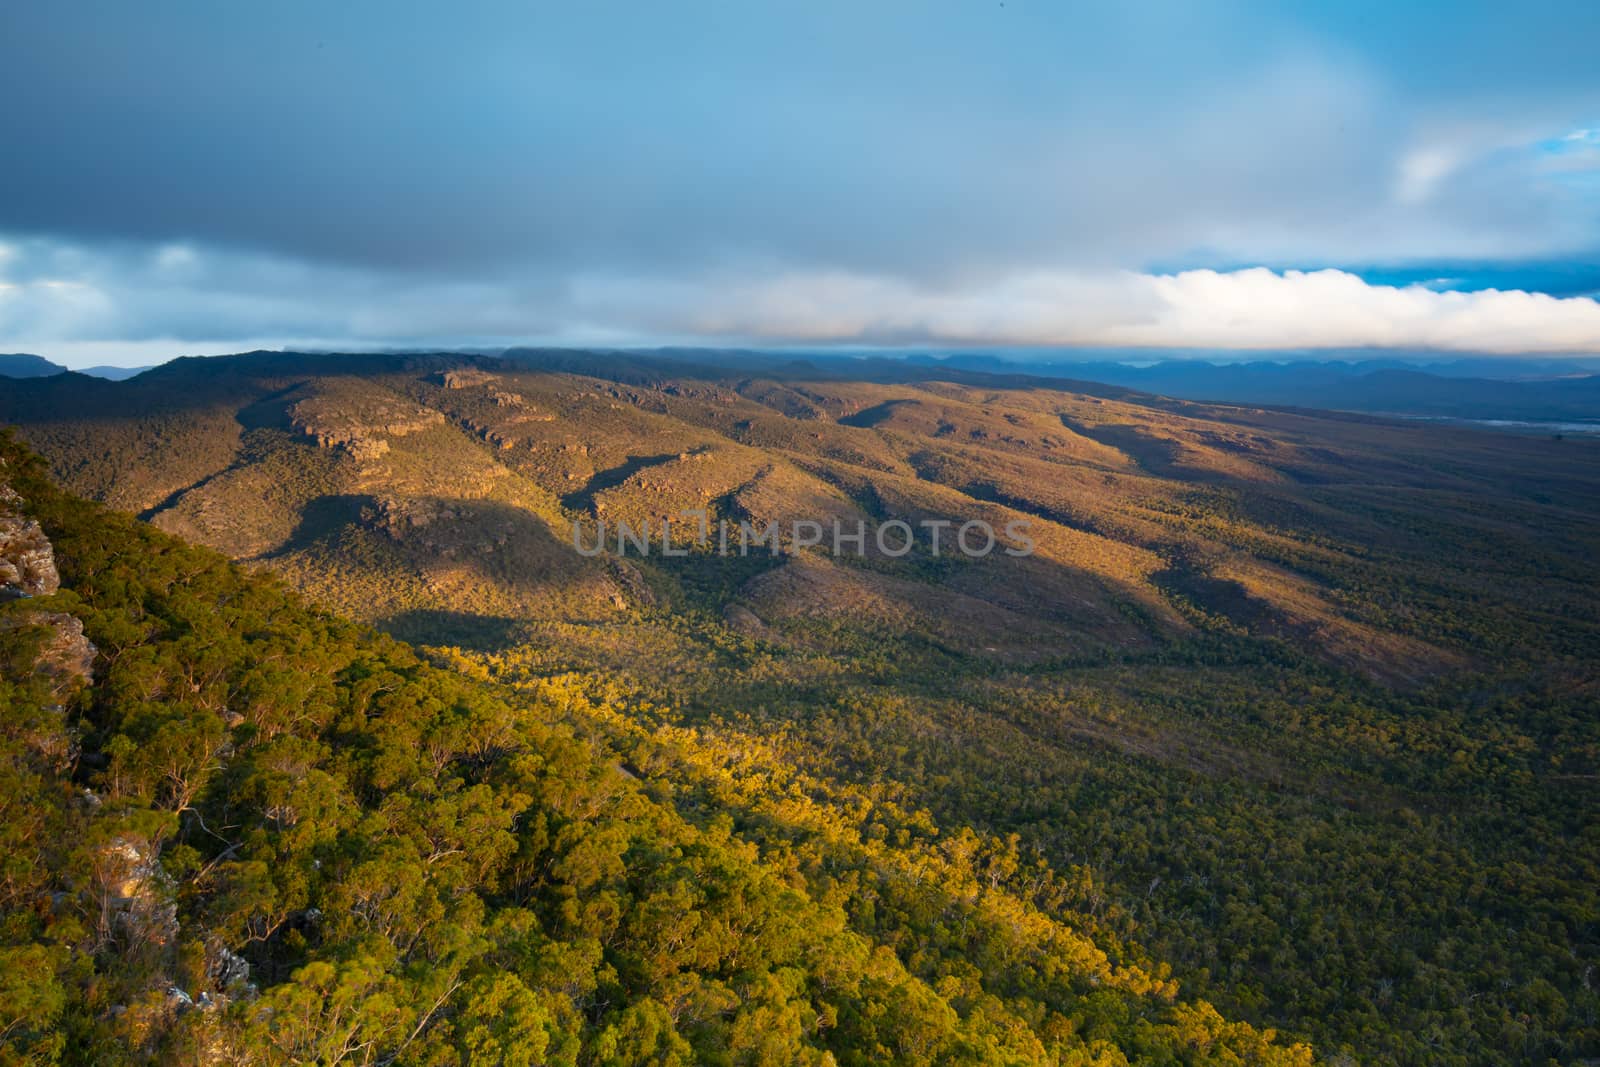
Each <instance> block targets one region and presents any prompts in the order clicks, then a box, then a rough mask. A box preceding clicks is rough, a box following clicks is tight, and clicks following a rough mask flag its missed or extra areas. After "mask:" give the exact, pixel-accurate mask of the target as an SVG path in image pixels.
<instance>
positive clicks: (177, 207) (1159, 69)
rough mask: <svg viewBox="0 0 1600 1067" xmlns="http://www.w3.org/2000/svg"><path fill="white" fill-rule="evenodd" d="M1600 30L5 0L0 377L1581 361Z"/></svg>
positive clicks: (748, 5) (945, 13)
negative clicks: (762, 348) (831, 364)
mask: <svg viewBox="0 0 1600 1067" xmlns="http://www.w3.org/2000/svg"><path fill="white" fill-rule="evenodd" d="M1597 40H1600V5H1597V4H1594V3H1546V4H1539V3H1534V4H1522V5H1517V6H1515V7H1513V6H1512V5H1506V4H1454V3H1453V4H1448V5H1446V4H1425V3H1411V4H1393V3H1386V4H1378V3H1326V4H1293V5H1289V4H1262V5H1255V4H1235V3H1220V4H1210V3H1207V4H1194V3H1189V4H1177V3H1174V4H1117V5H1103V6H1098V7H1088V6H1082V5H1069V4H1063V3H1059V2H1044V0H1005V3H1003V4H1002V3H1000V2H998V0H994V2H987V3H976V2H974V3H954V2H952V3H938V2H926V0H924V2H916V3H910V2H907V3H897V2H892V0H872V2H867V3H862V2H852V3H829V2H823V0H807V2H803V3H802V2H783V0H765V2H759V3H754V2H749V0H744V2H732V0H730V2H719V3H711V2H705V3H698V2H692V0H682V2H675V3H645V2H638V3H618V2H606V0H597V2H594V3H570V2H569V3H564V4H559V5H557V4H542V3H534V2H520V3H503V4H502V3H479V4H465V5H448V6H447V5H443V4H438V5H421V4H412V3H400V2H391V3H371V2H352V0H342V2H340V3H338V4H310V3H293V2H289V3H272V4H249V5H246V4H233V3H220V4H219V3H214V2H208V3H184V2H166V3H161V4H154V5H141V4H127V3H120V2H118V3H91V2H64V3H58V4H11V5H6V6H5V7H3V8H0V94H3V98H4V99H5V100H6V101H7V102H8V103H7V106H6V107H4V108H0V144H3V145H5V147H6V153H5V165H4V166H3V167H0V350H20V351H35V352H39V353H40V354H43V355H46V356H49V357H52V358H57V359H60V360H61V361H63V362H67V363H69V364H73V365H79V366H82V365H88V364H92V363H101V362H110V363H124V364H131V363H140V362H149V361H152V360H154V359H160V358H166V357H168V356H171V355H176V354H179V353H184V352H219V351H233V350H238V349H242V348H249V347H258V346H277V345H286V344H287V345H293V344H304V345H318V346H338V347H363V346H412V345H448V344H490V345H492V344H502V343H518V342H540V343H575V344H581V343H606V344H656V343H683V342H690V343H710V344H719V343H727V344H752V343H755V344H761V343H771V344H779V343H785V342H798V343H806V344H827V343H838V344H848V345H858V344H881V345H917V346H940V345H961V346H966V347H971V346H974V345H984V344H989V345H997V346H998V345H1006V346H1014V345H1020V346H1028V345H1039V346H1061V345H1074V344H1081V345H1092V346H1101V347H1104V346H1130V347H1138V346H1156V347H1183V348H1194V347H1200V348H1204V347H1208V346H1214V347H1217V348H1226V349H1234V350H1237V349H1246V350H1260V351H1262V352H1264V353H1270V352H1271V351H1272V350H1273V349H1274V348H1292V349H1315V348H1318V347H1338V348H1350V347H1362V346H1372V347H1380V348H1381V347H1396V348H1437V349H1440V350H1445V351H1480V350H1481V351H1490V352H1499V353H1505V352H1520V351H1529V352H1545V353H1550V352H1556V353H1580V352H1585V353H1592V352H1595V351H1600V305H1597V304H1596V302H1595V299H1594V295H1595V293H1596V291H1597V289H1600V63H1597V62H1596V61H1595V58H1594V51H1593V46H1594V42H1595V41H1597Z"/></svg>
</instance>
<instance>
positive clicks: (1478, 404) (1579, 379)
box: [908, 355, 1600, 421]
mask: <svg viewBox="0 0 1600 1067" xmlns="http://www.w3.org/2000/svg"><path fill="white" fill-rule="evenodd" d="M908 360H909V362H912V363H915V364H918V365H921V366H928V367H959V368H961V369H963V370H971V371H980V372H987V373H1007V372H1009V373H1026V374H1032V375H1038V376H1041V377H1047V378H1065V379H1075V380H1083V379H1087V380H1089V381H1096V382H1104V383H1106V384H1109V385H1121V386H1125V387H1127V388H1130V389H1138V390H1140V391H1142V392H1148V393H1154V394H1157V395H1161V396H1171V397H1178V398H1181V399H1184V400H1199V401H1205V402H1211V403H1227V404H1269V405H1274V406H1285V407H1300V408H1318V409H1323V410H1339V411H1361V412H1368V413H1371V414H1388V415H1412V416H1431V417H1437V418H1457V419H1527V420H1531V421H1559V420H1565V419H1575V420H1589V419H1594V420H1600V375H1597V374H1595V373H1593V371H1592V369H1591V366H1590V364H1588V363H1581V362H1569V363H1557V362H1549V361H1540V362H1535V363H1527V364H1524V363H1519V362H1518V361H1515V360H1482V361H1479V360H1458V361H1454V362H1450V363H1440V364H1418V363H1412V362H1408V361H1404V360H1398V359H1378V360H1363V361H1357V362H1341V361H1326V362H1287V363H1286V362H1274V361H1259V362H1248V363H1224V364H1218V363H1211V362H1207V361H1204V360H1189V359H1169V360H1162V361H1160V362H1158V363H1154V364H1149V365H1143V366H1141V365H1136V364H1131V363H1122V362H1112V361H1105V362H1088V363H1070V362H1046V363H1034V362H1027V361H1022V360H1008V359H1002V358H999V357H996V356H989V355H954V356H947V357H933V356H911V357H908ZM1563 371H1564V372H1565V373H1564V374H1563V373H1562V372H1563Z"/></svg>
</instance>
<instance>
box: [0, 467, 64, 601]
mask: <svg viewBox="0 0 1600 1067" xmlns="http://www.w3.org/2000/svg"><path fill="white" fill-rule="evenodd" d="M4 477H5V468H4V466H3V464H0V600H14V599H16V598H18V597H29V596H46V595H48V594H50V593H54V592H55V591H56V590H57V589H59V588H60V587H61V576H60V575H59V574H58V573H56V557H55V552H54V551H53V550H52V549H51V547H50V539H49V538H48V537H46V536H45V535H44V530H42V529H40V527H39V524H38V523H37V522H34V521H33V520H32V519H30V518H28V516H27V515H26V514H25V513H24V512H23V509H22V504H23V501H22V498H21V497H19V496H18V495H17V494H16V492H15V491H14V490H13V489H12V488H11V487H10V486H9V485H6V484H5V482H4Z"/></svg>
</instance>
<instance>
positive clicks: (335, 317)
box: [0, 239, 1600, 365]
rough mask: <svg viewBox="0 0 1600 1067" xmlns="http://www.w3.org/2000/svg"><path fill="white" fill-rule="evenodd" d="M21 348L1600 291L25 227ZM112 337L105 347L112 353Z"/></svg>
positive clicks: (863, 337)
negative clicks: (409, 260) (563, 263)
mask: <svg viewBox="0 0 1600 1067" xmlns="http://www.w3.org/2000/svg"><path fill="white" fill-rule="evenodd" d="M6 243H7V245H8V247H9V248H10V252H11V254H10V256H9V257H8V258H6V259H5V260H3V261H0V349H8V350H30V351H37V352H39V353H40V354H42V355H45V356H51V355H53V354H54V355H60V356H63V357H67V358H71V359H73V360H75V361H77V362H78V363H79V364H80V365H82V364H88V363H96V362H125V361H129V360H134V361H137V362H147V361H149V360H150V359H152V358H157V357H158V356H159V355H161V354H163V353H164V354H165V355H166V356H172V355H178V354H184V353H196V352H221V351H238V350H243V349H246V348H253V347H280V346H288V347H295V346H301V347H319V348H340V347H343V348H363V347H374V346H378V347H382V346H396V347H417V346H465V345H474V346H478V345H482V346H494V345H511V344H520V343H553V344H660V343H683V342H691V343H693V342H699V343H727V344H781V343H808V344H817V343H837V344H870V345H902V346H914V345H967V346H1075V345H1081V346H1095V347H1120V346H1127V347H1153V348H1219V349H1235V350H1240V349H1260V350H1272V349H1313V348H1357V347H1387V348H1430V349H1440V350H1454V351H1467V352H1494V353H1521V352H1530V353H1531V352H1547V353H1594V352H1600V302H1596V301H1595V300H1593V299H1591V298H1589V297H1586V296H1571V297H1559V298H1558V297H1553V296H1549V295H1546V294H1543V293H1533V292H1524V291H1520V290H1508V289H1481V290H1477V291H1471V292H1463V291H1456V290H1451V289H1449V288H1447V287H1445V283H1444V280H1442V279H1438V278H1429V279H1426V280H1424V281H1419V282H1418V283H1416V284H1409V285H1378V284H1372V283H1369V282H1367V281H1365V280H1363V279H1362V278H1361V277H1359V276H1358V275H1356V274H1353V273H1350V272H1346V271H1341V270H1331V269H1330V270H1317V271H1297V270H1285V271H1275V270H1269V269H1266V268H1260V267H1257V268H1250V269H1241V270H1231V271H1216V270H1186V271H1174V272H1167V273H1152V272H1139V271H1125V270H1102V269H1090V270H1086V269H1081V268H1071V267H1063V268H1058V269H1053V270H1028V271H1020V272H995V273H991V274H982V275H976V274H975V275H971V276H967V277H963V278H957V279H947V280H943V281H929V280H926V279H921V278H918V277H915V276H906V275H896V274H889V273H864V272H853V271H784V270H781V269H780V270H764V271H759V272H755V273H752V274H747V275H735V274H730V273H728V272H718V271H713V272H700V273H696V274H684V275H680V276H679V277H677V278H674V279H671V280H663V279H661V278H659V277H656V276H655V275H649V274H646V275H638V276H631V277H630V276H619V275H616V274H606V273H588V274H583V275H579V276H576V277H562V278H550V277H542V276H540V275H538V274H537V273H519V272H516V271H510V272H506V273H504V274H502V275H499V276H497V277H490V278H487V279H485V280H482V281H475V282H468V281H463V280H459V279H457V278H454V277H452V276H448V275H444V276H436V277H433V276H423V275H402V276H393V275H385V274H380V273H374V272H367V271H360V270H355V269H351V268H333V267H327V266H318V265H312V264H305V263H298V262H295V261H291V260H285V259H280V258H275V257H263V256H257V255H251V254H246V253H239V252H230V251H222V250H215V249H207V248H205V247H203V246H199V245H193V244H189V245H183V246H181V247H178V246H172V245H158V246H143V247H141V246H133V245H123V246H119V247H117V248H116V249H114V250H112V251H109V252H108V251H104V250H99V251H97V250H95V249H93V248H89V247H78V246H71V245H62V244H59V243H57V242H51V241H44V240H39V239H32V240H16V241H7V242H6ZM97 345H98V346H100V348H101V349H103V352H102V353H101V354H97V351H99V350H97V348H96V346H97Z"/></svg>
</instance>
